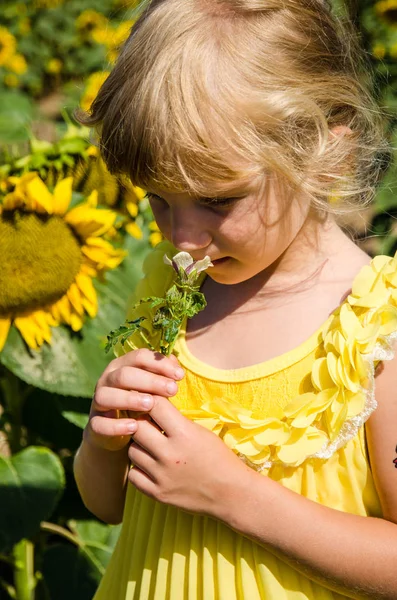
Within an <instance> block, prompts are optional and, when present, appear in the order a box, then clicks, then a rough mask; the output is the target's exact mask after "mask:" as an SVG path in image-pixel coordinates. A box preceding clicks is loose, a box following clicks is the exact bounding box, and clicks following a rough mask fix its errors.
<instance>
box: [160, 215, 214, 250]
mask: <svg viewBox="0 0 397 600" xmlns="http://www.w3.org/2000/svg"><path fill="white" fill-rule="evenodd" d="M170 241H171V243H172V244H173V245H174V246H175V248H177V249H178V250H181V251H184V252H194V251H195V250H201V249H203V248H207V247H208V246H209V245H210V243H211V241H212V235H211V234H210V232H209V229H208V228H207V227H206V225H205V223H204V222H203V220H202V219H200V218H199V215H198V214H197V213H196V212H195V211H192V212H191V211H174V212H173V214H172V218H171V240H170Z"/></svg>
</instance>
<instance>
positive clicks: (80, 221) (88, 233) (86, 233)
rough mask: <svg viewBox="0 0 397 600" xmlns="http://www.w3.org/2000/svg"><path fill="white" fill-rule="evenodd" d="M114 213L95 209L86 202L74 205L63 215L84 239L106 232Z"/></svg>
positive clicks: (111, 224)
mask: <svg viewBox="0 0 397 600" xmlns="http://www.w3.org/2000/svg"><path fill="white" fill-rule="evenodd" d="M116 216H117V215H116V213H115V212H114V211H112V210H108V209H97V208H91V207H90V206H87V204H84V205H80V206H76V208H73V209H72V210H71V211H70V212H68V213H67V214H66V215H65V221H66V222H67V223H68V224H69V225H70V226H71V227H73V229H74V230H75V231H76V232H77V233H78V234H79V235H80V236H81V237H82V238H83V239H84V240H87V238H90V237H98V236H101V235H103V234H104V233H106V232H107V231H108V230H109V229H110V228H111V227H112V226H113V225H114V222H115V220H116Z"/></svg>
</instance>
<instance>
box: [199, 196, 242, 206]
mask: <svg viewBox="0 0 397 600" xmlns="http://www.w3.org/2000/svg"><path fill="white" fill-rule="evenodd" d="M237 200H238V198H203V199H202V200H201V204H204V206H211V207H212V208H217V207H227V206H231V205H232V204H234V203H235V202H237Z"/></svg>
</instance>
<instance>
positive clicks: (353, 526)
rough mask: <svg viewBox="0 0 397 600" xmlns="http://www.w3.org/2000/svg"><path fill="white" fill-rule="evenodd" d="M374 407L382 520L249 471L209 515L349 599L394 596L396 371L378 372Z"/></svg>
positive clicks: (391, 367)
mask: <svg viewBox="0 0 397 600" xmlns="http://www.w3.org/2000/svg"><path fill="white" fill-rule="evenodd" d="M376 397H377V401H378V408H377V410H376V411H375V412H374V414H373V415H372V416H371V418H370V419H369V421H368V423H367V435H368V443H369V451H370V460H371V467H372V470H373V474H374V478H375V482H376V486H377V490H378V494H379V497H380V500H381V504H382V508H383V514H384V519H385V520H383V519H377V518H372V517H361V516H356V515H352V514H348V513H344V512H340V511H338V510H335V509H331V508H327V507H325V506H322V505H321V504H317V503H316V502H313V501H311V500H308V499H307V498H304V497H302V496H300V495H299V494H297V493H295V492H292V491H290V490H288V489H286V488H284V487H283V486H281V485H280V484H279V483H277V482H274V481H272V480H271V479H269V478H267V477H263V476H261V475H258V474H257V473H256V472H255V471H253V470H251V469H249V470H247V471H246V476H245V477H244V478H242V477H241V473H239V476H238V477H237V478H236V479H232V480H231V481H230V484H231V485H230V488H229V489H228V490H227V493H226V495H225V497H224V501H223V502H221V503H219V504H218V510H219V512H218V514H217V515H215V516H217V517H218V518H220V519H221V520H223V521H224V522H225V523H226V524H228V525H229V526H231V527H232V528H233V529H235V530H236V531H238V532H239V533H241V534H243V535H245V536H247V537H249V538H251V539H253V540H255V541H256V542H258V543H259V544H262V545H265V546H266V547H267V548H268V549H269V550H270V551H272V552H273V553H274V554H276V555H277V556H280V558H282V559H284V560H285V561H286V562H288V563H289V564H290V565H291V566H293V567H294V568H295V569H297V570H298V571H299V572H301V573H303V574H305V575H306V576H308V577H309V578H311V579H312V580H314V581H317V582H319V583H321V584H322V585H324V586H326V587H328V588H330V589H332V590H334V591H337V592H339V593H342V594H345V595H346V596H348V597H351V598H356V597H357V595H359V597H360V598H361V597H363V598H370V599H371V600H374V599H379V600H380V599H388V600H395V599H396V598H397V525H396V523H397V470H396V468H395V464H394V463H393V460H394V459H395V458H396V457H397V454H396V444H397V369H396V361H392V362H391V363H386V365H385V366H384V369H383V372H382V373H381V374H380V375H379V376H378V377H377V385H376Z"/></svg>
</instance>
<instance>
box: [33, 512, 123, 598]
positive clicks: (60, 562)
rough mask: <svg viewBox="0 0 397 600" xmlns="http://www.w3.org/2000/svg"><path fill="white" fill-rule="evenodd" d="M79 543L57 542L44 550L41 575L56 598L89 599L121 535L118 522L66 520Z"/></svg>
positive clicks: (52, 596)
mask: <svg viewBox="0 0 397 600" xmlns="http://www.w3.org/2000/svg"><path fill="white" fill-rule="evenodd" d="M68 526H69V528H70V530H71V531H72V532H73V533H74V534H75V536H76V539H77V541H78V545H79V547H72V546H66V545H61V544H59V545H57V546H53V547H51V548H49V549H48V550H47V551H46V552H45V554H44V561H43V575H44V578H45V581H46V584H47V586H48V588H49V590H50V596H51V598H54V599H55V598H56V600H70V598H71V597H73V599H74V600H91V599H92V596H93V595H94V593H95V590H96V588H97V586H98V583H99V581H100V579H101V578H102V576H103V573H104V572H105V569H106V567H107V565H108V563H109V560H110V557H111V555H112V553H113V550H114V547H115V545H116V542H117V539H118V537H119V535H120V530H121V525H116V526H113V525H105V524H103V523H100V522H99V521H94V520H88V521H74V520H73V521H69V522H68Z"/></svg>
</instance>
